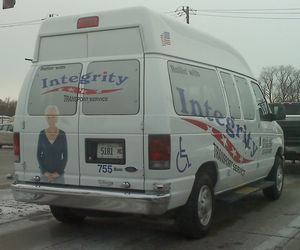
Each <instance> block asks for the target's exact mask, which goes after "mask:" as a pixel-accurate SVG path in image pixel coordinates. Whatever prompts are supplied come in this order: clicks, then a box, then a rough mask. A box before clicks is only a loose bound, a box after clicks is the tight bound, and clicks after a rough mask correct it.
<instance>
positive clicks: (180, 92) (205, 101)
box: [168, 61, 226, 117]
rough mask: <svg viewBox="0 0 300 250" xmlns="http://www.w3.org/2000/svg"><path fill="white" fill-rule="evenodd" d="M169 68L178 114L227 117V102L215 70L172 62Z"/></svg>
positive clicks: (169, 63)
mask: <svg viewBox="0 0 300 250" xmlns="http://www.w3.org/2000/svg"><path fill="white" fill-rule="evenodd" d="M168 68H169V75H170V80H171V86H172V93H173V101H174V106H175V111H176V113H177V114H179V115H188V116H203V117H225V115H226V108H225V101H224V97H223V94H222V90H221V85H220V81H219V78H218V76H217V73H216V71H215V70H213V69H208V68H203V67H196V66H192V65H187V64H182V63H176V62H171V61H169V62H168Z"/></svg>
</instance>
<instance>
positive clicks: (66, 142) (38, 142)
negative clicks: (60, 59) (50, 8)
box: [21, 38, 83, 185]
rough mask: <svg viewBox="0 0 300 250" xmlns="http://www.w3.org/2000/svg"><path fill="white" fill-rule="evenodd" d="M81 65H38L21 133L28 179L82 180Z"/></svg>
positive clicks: (43, 181)
mask: <svg viewBox="0 0 300 250" xmlns="http://www.w3.org/2000/svg"><path fill="white" fill-rule="evenodd" d="M61 39H62V40H63V38H61ZM82 68H83V65H82V64H81V63H49V62H48V63H47V64H42V65H38V66H37V67H36V69H35V73H34V76H33V80H32V83H31V88H30V91H29V96H28V103H27V105H26V108H25V110H26V111H25V114H24V117H23V131H22V134H21V142H22V145H21V152H22V156H21V159H22V162H23V165H24V171H25V175H24V177H25V181H27V182H42V183H47V184H68V185H78V184H79V165H78V160H79V159H78V114H77V101H76V100H77V96H78V87H79V78H80V77H79V76H80V75H81V72H82ZM66 93H68V96H69V97H70V98H71V99H72V100H73V101H72V102H68V101H66V97H65V96H66Z"/></svg>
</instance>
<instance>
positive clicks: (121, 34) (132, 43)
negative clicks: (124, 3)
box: [39, 28, 143, 61]
mask: <svg viewBox="0 0 300 250" xmlns="http://www.w3.org/2000/svg"><path fill="white" fill-rule="evenodd" d="M142 53H143V46H142V40H141V36H140V31H139V29H138V28H126V29H114V30H105V31H97V32H87V33H80V34H66V35H59V36H46V37H42V38H41V40H40V47H39V61H53V60H66V59H74V58H76V59H77V58H85V57H98V56H101V57H104V56H120V55H136V54H142Z"/></svg>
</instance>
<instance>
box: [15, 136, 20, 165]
mask: <svg viewBox="0 0 300 250" xmlns="http://www.w3.org/2000/svg"><path fill="white" fill-rule="evenodd" d="M14 155H15V162H20V133H18V132H14Z"/></svg>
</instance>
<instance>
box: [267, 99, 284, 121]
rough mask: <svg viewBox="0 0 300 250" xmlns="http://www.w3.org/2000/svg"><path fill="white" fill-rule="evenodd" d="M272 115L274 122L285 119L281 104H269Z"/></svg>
mask: <svg viewBox="0 0 300 250" xmlns="http://www.w3.org/2000/svg"><path fill="white" fill-rule="evenodd" d="M269 106H270V108H271V110H272V113H273V115H274V120H284V119H285V117H286V112H285V107H284V105H283V104H281V103H270V104H269Z"/></svg>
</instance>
